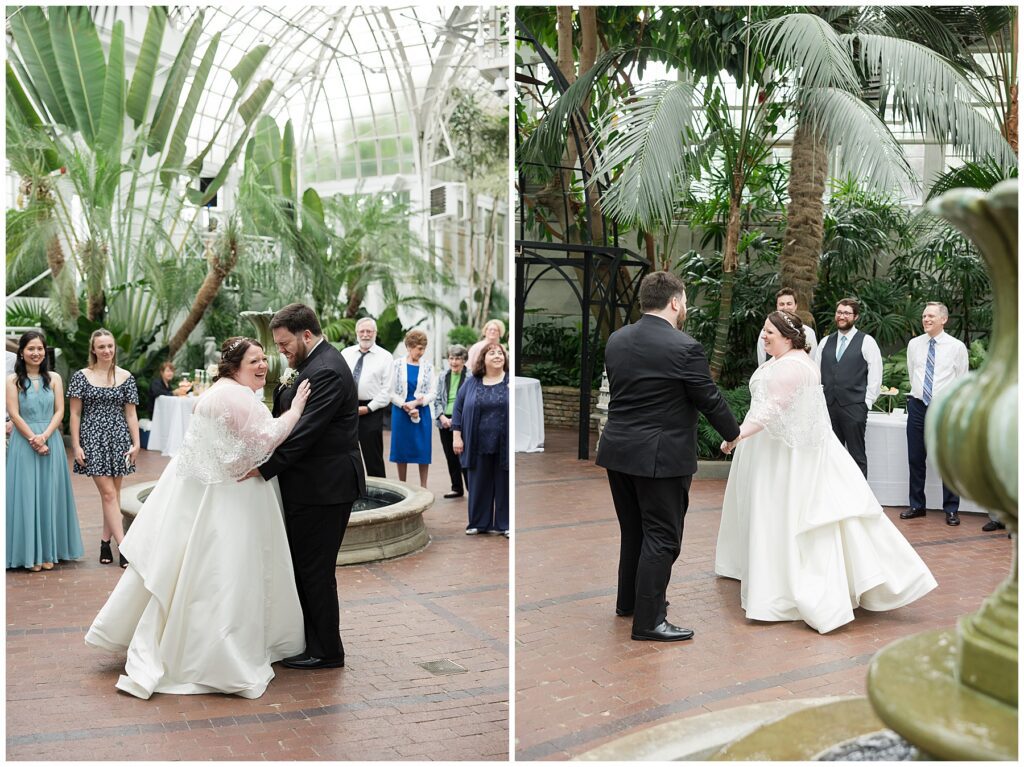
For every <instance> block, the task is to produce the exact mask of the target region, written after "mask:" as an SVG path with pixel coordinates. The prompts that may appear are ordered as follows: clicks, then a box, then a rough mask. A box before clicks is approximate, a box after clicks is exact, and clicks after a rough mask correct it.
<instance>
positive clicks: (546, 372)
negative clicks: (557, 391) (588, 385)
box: [523, 362, 580, 386]
mask: <svg viewBox="0 0 1024 767" xmlns="http://www.w3.org/2000/svg"><path fill="white" fill-rule="evenodd" d="M523 372H524V373H525V374H526V375H528V376H530V377H531V378H536V379H537V380H539V381H540V383H541V386H579V381H580V376H579V370H577V371H576V375H575V376H574V375H573V374H572V373H571V372H570V371H568V370H566V369H565V367H564V366H562V365H559V364H558V363H557V362H535V363H533V364H532V365H528V366H527V367H524V368H523Z"/></svg>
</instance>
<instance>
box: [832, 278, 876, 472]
mask: <svg viewBox="0 0 1024 767" xmlns="http://www.w3.org/2000/svg"><path fill="white" fill-rule="evenodd" d="M859 316H860V302H859V301H857V299H855V298H844V299H842V300H841V301H840V302H839V304H838V305H837V306H836V331H837V332H835V333H832V334H831V335H827V336H825V337H824V338H823V339H821V343H820V344H818V353H817V355H816V359H817V361H818V366H819V367H820V369H821V386H822V389H824V391H825V403H826V404H827V405H828V415H829V418H830V419H831V420H832V431H834V432H835V434H836V436H837V437H838V438H839V441H840V442H841V443H842V444H843V445H845V446H846V449H847V451H849V453H850V455H851V456H852V457H853V460H854V461H856V462H857V465H858V466H859V467H860V470H861V471H862V472H863V473H864V476H865V477H867V475H868V455H867V451H866V450H865V449H864V436H865V434H866V433H867V427H868V411H869V410H870V409H871V406H872V405H873V404H874V402H875V400H876V399H878V393H879V392H880V391H881V388H882V352H881V351H880V350H879V349H878V344H877V343H876V342H875V339H874V338H872V337H871V336H869V335H868V334H867V333H864V332H861V331H859V330H857V328H856V327H855V326H856V324H857V318H858V317H859Z"/></svg>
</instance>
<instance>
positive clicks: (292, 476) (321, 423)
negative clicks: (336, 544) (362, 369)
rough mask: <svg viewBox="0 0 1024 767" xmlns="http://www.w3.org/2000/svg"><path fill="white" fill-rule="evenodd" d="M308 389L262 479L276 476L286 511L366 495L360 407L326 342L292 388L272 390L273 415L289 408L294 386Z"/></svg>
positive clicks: (339, 358) (306, 363)
mask: <svg viewBox="0 0 1024 767" xmlns="http://www.w3.org/2000/svg"><path fill="white" fill-rule="evenodd" d="M306 379H309V383H310V386H311V387H312V391H311V393H310V396H309V400H308V401H307V402H306V409H305V410H304V411H303V412H302V417H301V418H300V419H299V422H298V423H297V424H296V425H295V428H294V429H292V433H291V434H289V435H288V438H287V439H286V440H285V441H284V442H282V443H281V444H280V445H279V446H278V448H277V450H275V451H274V454H273V455H272V456H271V457H270V460H268V461H267V462H266V463H264V464H263V465H262V466H260V467H259V471H260V474H262V475H263V478H264V479H270V478H271V477H274V476H277V477H278V479H279V482H280V483H281V496H282V497H283V498H284V501H285V507H286V510H287V507H288V506H289V505H292V504H299V505H303V506H334V505H337V504H340V503H351V502H352V501H355V499H356V498H358V497H359V496H361V495H364V494H365V492H366V478H365V475H364V474H363V460H362V456H361V454H360V452H359V405H358V400H357V399H356V384H355V381H354V380H353V379H352V371H351V370H349V367H348V363H346V362H345V360H344V359H343V358H342V356H341V353H340V352H339V351H338V350H337V349H335V348H334V347H333V346H331V345H330V344H329V343H328V342H327V340H326V339H325V340H324V341H323V342H321V343H320V345H319V346H317V347H316V348H315V349H314V350H313V351H312V352H311V353H310V355H309V356H308V357H306V359H305V360H303V361H302V363H300V364H299V367H298V376H296V378H295V380H294V381H293V382H292V385H291V386H288V387H278V389H277V390H276V391H275V392H274V411H273V412H274V417H277V416H278V415H280V414H281V413H283V412H285V411H286V410H288V409H289V408H290V407H291V404H292V399H293V398H294V397H295V391H296V388H297V387H298V385H299V384H300V383H302V381H304V380H306Z"/></svg>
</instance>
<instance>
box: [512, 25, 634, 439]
mask: <svg viewBox="0 0 1024 767" xmlns="http://www.w3.org/2000/svg"><path fill="white" fill-rule="evenodd" d="M516 27H517V28H518V30H519V34H518V35H517V40H520V41H522V42H525V43H527V44H529V45H531V46H532V47H533V49H534V50H535V51H536V53H537V55H538V56H539V57H540V59H541V61H542V62H543V63H544V64H545V66H546V67H547V70H548V72H549V73H550V76H551V79H552V81H553V82H554V84H555V86H556V87H557V88H558V90H559V92H561V93H564V92H565V90H566V89H567V88H568V87H569V83H568V81H567V80H566V79H565V76H564V75H563V74H562V73H561V71H559V69H558V67H557V65H556V64H555V62H554V61H552V59H551V57H550V55H549V54H548V52H547V51H546V50H544V47H543V46H542V45H541V44H540V43H539V42H538V41H537V39H536V38H535V37H534V36H533V34H532V33H531V32H530V30H529V29H528V28H527V27H526V25H525V24H523V22H522V21H521V20H520V19H516ZM519 77H520V76H519V75H518V74H517V79H519ZM523 80H524V81H527V82H533V83H539V82H540V81H539V80H537V79H536V78H533V77H524V78H523ZM568 127H569V130H570V131H571V132H572V135H573V137H574V138H575V139H576V144H577V146H578V147H583V146H585V144H584V137H585V136H586V135H587V133H588V131H587V130H586V127H587V126H586V117H585V115H583V114H582V113H579V112H577V113H576V114H573V115H571V116H570V118H569V121H568ZM517 142H518V132H517ZM589 151H590V152H591V153H597V151H598V150H597V148H596V147H589ZM582 155H583V152H582V151H580V152H579V153H578V156H582ZM517 166H518V168H517V171H518V192H519V212H520V215H519V231H518V234H519V237H518V238H517V239H516V255H515V261H516V327H517V328H518V329H519V332H518V333H516V337H515V365H516V372H521V368H522V327H523V319H524V316H525V312H526V306H527V303H528V299H529V295H530V291H531V290H532V289H533V287H534V286H535V285H536V284H537V282H538V281H539V280H540V278H541V277H543V276H545V275H548V274H550V273H552V272H554V273H556V274H558V275H559V276H560V277H561V278H562V280H563V281H564V282H565V283H566V284H567V285H568V286H569V288H570V289H571V290H572V292H573V294H574V296H575V298H576V300H577V302H578V303H579V307H580V318H581V352H580V408H579V446H578V451H577V457H578V458H580V459H587V458H589V455H590V417H589V416H590V399H591V398H590V382H591V381H592V380H593V372H594V370H593V369H594V355H593V348H594V347H595V346H596V344H597V343H598V341H599V340H600V337H601V333H602V331H603V330H604V331H607V332H610V331H612V330H615V329H616V328H618V327H620V326H621V325H622V324H624V323H625V322H626V321H627V320H628V319H629V318H630V317H631V315H632V313H633V311H634V309H635V307H636V293H637V289H638V287H639V284H640V280H641V279H642V278H643V276H644V275H645V274H646V273H647V271H648V269H650V264H649V263H648V262H647V261H646V260H645V259H643V258H641V257H640V256H638V255H636V254H635V253H633V252H632V251H630V250H628V249H627V248H623V247H619V242H618V237H619V235H618V228H617V227H616V226H615V225H614V223H611V222H608V221H607V220H605V219H604V217H603V214H597V215H599V216H600V227H599V228H598V229H597V235H598V236H597V237H595V223H596V222H595V213H596V212H595V211H594V210H593V208H592V206H591V202H590V197H589V196H588V195H586V194H584V195H583V207H582V213H583V221H584V222H585V223H584V225H583V226H580V227H579V228H578V229H579V232H580V239H583V240H586V241H585V242H564V241H563V242H555V241H551V242H548V241H541V240H527V239H526V209H527V208H526V199H525V198H526V194H527V180H526V175H525V172H524V163H523V162H518V161H517ZM549 168H550V170H551V171H552V174H553V175H557V176H559V177H560V179H561V187H562V188H561V204H562V211H563V214H564V218H563V220H564V221H565V222H566V225H565V231H564V232H563V236H564V238H565V239H566V240H568V239H569V229H570V225H569V221H570V210H571V209H572V208H573V205H574V204H576V203H575V201H572V200H571V197H570V193H569V190H568V189H566V188H565V185H564V175H565V173H564V172H566V171H567V172H568V173H570V174H573V175H574V176H576V175H578V176H579V177H580V178H581V179H582V181H583V186H584V189H585V188H586V187H587V185H588V184H589V183H591V179H590V178H588V170H587V165H586V163H584V162H582V161H580V162H578V164H577V165H575V166H573V167H566V166H562V165H558V166H549ZM593 183H594V185H595V186H596V187H597V191H598V195H599V196H600V193H601V192H602V191H603V189H604V188H606V186H607V183H608V179H607V178H602V179H594V180H593ZM609 233H610V234H611V242H610V243H609ZM595 239H596V240H599V242H595ZM581 271H582V278H583V279H582V281H581V280H580V279H579V275H580V272H581ZM594 317H596V320H597V321H596V322H594V323H592V322H591V320H592V318H594Z"/></svg>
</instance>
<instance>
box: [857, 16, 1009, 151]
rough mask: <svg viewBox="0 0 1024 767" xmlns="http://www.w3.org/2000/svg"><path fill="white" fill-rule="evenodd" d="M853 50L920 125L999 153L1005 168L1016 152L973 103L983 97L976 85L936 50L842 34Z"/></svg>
mask: <svg viewBox="0 0 1024 767" xmlns="http://www.w3.org/2000/svg"><path fill="white" fill-rule="evenodd" d="M842 39H843V41H844V44H845V45H846V46H847V47H848V49H849V51H850V55H852V56H857V58H858V60H859V62H860V64H861V66H862V67H863V69H864V71H865V74H866V75H867V76H868V77H869V78H871V79H872V80H874V79H876V78H877V80H878V82H879V85H880V87H881V88H882V90H883V92H885V91H888V92H890V93H891V94H892V96H891V97H892V106H893V110H894V111H896V112H897V113H898V114H899V115H900V116H901V117H902V118H903V119H904V120H905V121H906V122H908V123H909V124H910V125H911V126H913V128H914V129H915V130H918V131H920V132H924V131H925V130H926V129H927V130H928V131H930V132H931V134H932V135H933V136H936V137H940V138H942V139H944V140H946V141H948V142H949V143H951V144H952V145H953V146H954V147H957V148H959V149H965V148H966V149H969V150H970V152H971V154H973V155H974V156H975V157H985V156H991V157H995V158H996V159H997V160H998V161H999V162H1000V163H1002V164H1003V165H1004V167H1010V166H1012V165H1015V164H1016V162H1017V158H1016V155H1015V154H1014V153H1013V150H1012V149H1011V147H1010V145H1009V144H1008V143H1007V142H1006V139H1005V138H1003V136H1002V134H1001V133H1000V132H999V130H998V128H996V126H994V125H993V124H992V123H991V122H989V121H988V120H986V119H985V118H984V117H983V116H982V115H981V113H979V112H978V111H977V110H976V109H975V108H974V107H973V106H972V101H973V100H975V99H977V98H979V97H978V94H977V93H976V92H975V90H974V88H973V87H971V84H970V83H969V82H968V81H967V79H966V78H964V77H963V76H962V75H961V74H960V73H959V72H958V71H957V70H956V68H955V67H954V66H953V65H951V64H950V63H949V62H948V61H947V60H946V59H944V58H943V57H942V56H940V55H939V54H938V53H936V52H935V51H933V50H931V49H929V48H927V47H925V46H924V45H921V44H919V43H915V42H912V41H910V40H905V39H902V38H899V37H889V36H886V35H867V34H851V35H842Z"/></svg>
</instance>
